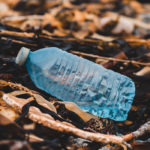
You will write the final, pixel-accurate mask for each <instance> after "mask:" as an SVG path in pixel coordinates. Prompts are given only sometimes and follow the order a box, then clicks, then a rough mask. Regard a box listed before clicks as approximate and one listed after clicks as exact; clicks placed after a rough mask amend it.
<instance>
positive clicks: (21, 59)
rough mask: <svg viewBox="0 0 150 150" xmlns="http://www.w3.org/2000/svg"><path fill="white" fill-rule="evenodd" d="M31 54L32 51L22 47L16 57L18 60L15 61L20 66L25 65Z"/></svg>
mask: <svg viewBox="0 0 150 150" xmlns="http://www.w3.org/2000/svg"><path fill="white" fill-rule="evenodd" d="M29 52H30V49H28V48H26V47H22V48H21V49H20V51H19V53H18V55H17V57H16V60H15V62H16V64H18V65H19V66H22V65H24V63H25V62H26V59H27V57H28V55H29Z"/></svg>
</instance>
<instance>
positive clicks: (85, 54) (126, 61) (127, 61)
mask: <svg viewBox="0 0 150 150" xmlns="http://www.w3.org/2000/svg"><path fill="white" fill-rule="evenodd" d="M70 52H71V53H73V54H76V55H80V56H86V57H92V58H97V59H101V60H109V61H118V62H122V63H132V64H137V65H143V66H150V63H142V62H138V61H134V60H123V59H118V58H113V57H104V56H98V55H93V54H87V53H83V52H77V51H70Z"/></svg>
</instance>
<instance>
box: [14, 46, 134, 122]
mask: <svg viewBox="0 0 150 150" xmlns="http://www.w3.org/2000/svg"><path fill="white" fill-rule="evenodd" d="M16 63H17V64H19V65H23V64H24V63H25V65H26V68H27V70H28V73H29V75H30V78H31V79H32V81H33V82H34V84H35V85H36V86H37V87H38V88H40V89H42V90H44V91H45V92H47V93H49V94H51V95H53V96H55V97H57V98H58V99H61V100H64V101H72V102H74V103H76V104H77V105H78V106H79V107H80V108H81V109H82V110H84V111H86V112H90V113H92V114H93V115H96V116H100V117H103V118H110V119H113V120H116V121H123V120H126V118H127V115H128V111H129V110H130V108H131V105H132V102H133V98H134V95H135V85H134V83H133V81H132V80H131V79H130V78H128V77H126V76H124V75H121V74H119V73H116V72H114V71H112V70H109V69H105V68H104V67H103V66H101V65H98V64H96V63H93V62H91V61H89V60H86V59H83V58H80V57H78V56H76V55H73V54H71V53H68V52H65V51H62V50H61V49H59V48H56V47H51V48H43V49H40V50H37V51H35V52H31V51H30V50H29V49H27V48H22V49H21V50H20V52H19V54H18V56H17V58H16Z"/></svg>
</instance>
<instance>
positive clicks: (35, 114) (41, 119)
mask: <svg viewBox="0 0 150 150" xmlns="http://www.w3.org/2000/svg"><path fill="white" fill-rule="evenodd" d="M3 100H4V101H5V102H6V103H7V104H8V105H10V106H12V107H13V108H14V109H15V110H16V111H19V112H21V110H22V107H23V106H24V104H25V103H27V102H28V101H27V100H26V101H23V100H22V99H19V98H16V97H14V96H12V95H10V94H4V95H3ZM28 117H29V118H30V119H31V120H33V121H36V122H38V123H40V124H43V125H44V126H47V127H49V128H51V129H54V130H57V131H60V132H67V133H72V134H74V135H76V136H79V137H81V138H84V139H88V140H92V141H96V142H103V143H115V144H119V145H121V144H123V141H124V140H123V138H122V137H119V136H115V135H106V134H100V133H91V132H87V131H83V130H81V129H78V128H76V127H73V126H72V125H71V124H69V125H68V123H67V124H66V123H63V122H58V121H55V120H54V119H53V118H52V117H51V116H49V115H48V114H43V113H42V112H41V111H40V110H39V109H38V108H36V107H33V106H31V107H30V109H29V113H28Z"/></svg>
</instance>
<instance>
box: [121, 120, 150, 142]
mask: <svg viewBox="0 0 150 150" xmlns="http://www.w3.org/2000/svg"><path fill="white" fill-rule="evenodd" d="M147 131H150V121H148V122H146V123H145V124H143V125H142V126H141V127H140V128H139V129H137V130H136V131H134V132H132V133H129V134H127V135H125V136H123V139H124V140H125V141H129V140H131V139H133V138H138V137H139V136H142V135H143V134H145V133H146V132H147Z"/></svg>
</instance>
